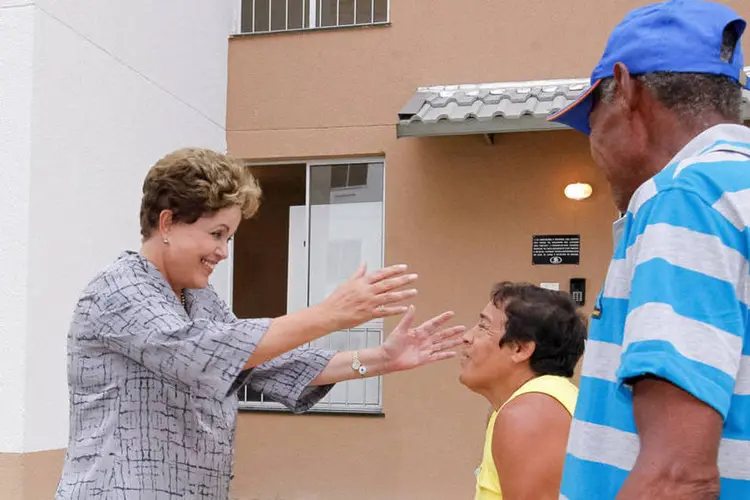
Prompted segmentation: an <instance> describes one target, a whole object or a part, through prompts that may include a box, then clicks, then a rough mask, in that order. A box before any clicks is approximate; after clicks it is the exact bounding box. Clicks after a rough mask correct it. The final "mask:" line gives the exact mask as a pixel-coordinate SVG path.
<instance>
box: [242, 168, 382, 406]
mask: <svg viewBox="0 0 750 500" xmlns="http://www.w3.org/2000/svg"><path fill="white" fill-rule="evenodd" d="M250 168H251V169H252V171H253V174H254V175H256V177H257V178H258V180H259V182H260V184H261V188H262V189H263V203H262V204H261V209H260V211H259V213H258V215H257V216H256V217H255V218H253V219H250V220H249V221H246V222H243V227H241V228H240V230H239V231H238V233H237V235H236V237H235V242H234V247H233V252H232V253H233V261H234V262H233V269H234V276H233V301H232V305H233V309H234V311H235V313H236V314H237V315H238V316H239V317H273V316H277V315H279V314H285V313H291V312H294V311H297V310H300V309H303V308H306V307H309V306H311V305H314V304H317V303H320V302H321V301H323V300H324V299H325V298H326V297H327V296H328V295H329V294H330V293H331V292H333V290H334V289H335V288H336V287H337V286H338V285H340V284H341V283H342V282H344V281H345V280H346V279H348V278H349V277H350V276H351V275H352V274H353V273H354V271H355V270H356V269H357V267H358V266H359V265H360V264H361V263H363V262H364V263H366V264H367V268H368V270H375V269H379V268H381V267H383V217H384V212H383V208H384V206H383V205H384V203H383V199H384V174H385V170H384V162H383V160H382V159H372V160H356V161H337V162H331V161H326V162H309V163H305V164H296V165H258V166H251V167H250ZM382 340H383V321H382V319H376V320H373V321H370V322H367V323H365V324H363V325H359V326H358V327H356V328H352V329H349V330H344V331H338V332H334V333H332V334H330V335H328V336H326V337H323V338H321V339H319V340H317V341H315V342H314V343H313V345H314V346H316V347H323V348H326V349H332V350H336V351H339V350H355V349H356V350H361V349H365V348H369V347H376V346H378V345H380V343H381V342H382ZM239 398H240V407H241V408H246V409H282V407H281V405H279V404H278V403H274V402H271V401H267V400H266V399H265V396H264V395H263V394H259V393H256V392H254V391H252V390H251V389H250V388H249V387H244V388H242V389H241V390H240V393H239ZM381 399H382V390H381V378H380V377H371V378H366V379H354V380H350V381H346V382H343V383H340V384H337V385H336V386H335V387H334V388H333V389H332V390H331V392H330V393H329V394H328V395H327V396H326V397H325V398H324V399H323V400H322V401H321V402H320V403H318V404H317V405H316V406H315V407H314V408H313V409H312V411H323V412H351V413H379V412H380V411H382V403H381Z"/></svg>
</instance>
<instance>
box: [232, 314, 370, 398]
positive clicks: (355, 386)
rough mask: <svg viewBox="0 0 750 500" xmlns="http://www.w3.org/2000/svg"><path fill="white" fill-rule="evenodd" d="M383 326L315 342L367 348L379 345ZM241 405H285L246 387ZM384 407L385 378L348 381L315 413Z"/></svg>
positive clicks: (337, 347) (325, 345) (328, 346)
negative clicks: (383, 381) (383, 385)
mask: <svg viewBox="0 0 750 500" xmlns="http://www.w3.org/2000/svg"><path fill="white" fill-rule="evenodd" d="M382 338H383V329H382V327H377V326H376V325H373V327H366V328H353V329H351V330H343V331H339V332H335V333H332V334H331V335H328V336H326V337H323V338H322V339H319V340H318V341H316V342H315V343H314V344H313V345H314V346H316V347H322V348H326V349H333V350H353V349H364V348H366V347H376V346H378V345H380V343H381V342H382ZM238 396H239V400H240V408H247V409H263V410H279V411H284V410H285V408H284V407H283V406H282V405H280V404H278V403H275V402H273V401H269V400H268V399H266V398H265V396H264V395H263V394H262V393H259V392H255V391H253V390H252V389H251V388H250V387H248V386H243V387H242V389H240V391H239V393H238ZM381 410H382V377H370V378H364V379H353V380H347V381H346V382H341V383H339V384H336V386H334V388H333V389H332V390H331V392H329V393H328V395H327V396H326V397H325V398H323V399H322V400H321V401H320V402H319V403H318V404H316V405H315V406H314V407H313V408H312V409H311V410H310V411H312V412H336V413H379V412H380V411H381Z"/></svg>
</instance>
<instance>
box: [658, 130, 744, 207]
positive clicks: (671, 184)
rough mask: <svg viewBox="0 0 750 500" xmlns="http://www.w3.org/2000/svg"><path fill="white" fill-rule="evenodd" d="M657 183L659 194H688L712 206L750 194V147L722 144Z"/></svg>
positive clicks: (664, 173)
mask: <svg viewBox="0 0 750 500" xmlns="http://www.w3.org/2000/svg"><path fill="white" fill-rule="evenodd" d="M654 180H655V187H656V189H657V192H663V191H667V190H669V189H677V190H683V191H687V192H690V193H693V194H694V195H696V196H697V197H699V198H700V199H702V200H703V201H705V202H706V203H707V204H708V205H709V206H713V205H714V204H716V203H717V202H718V201H719V200H721V199H722V198H723V197H725V196H726V195H727V194H730V195H731V194H733V193H743V192H746V191H748V192H750V143H748V144H744V143H738V142H730V141H718V142H716V143H715V144H714V145H713V146H712V147H710V148H707V149H706V150H704V151H700V152H698V153H696V154H695V155H692V156H689V157H687V158H684V159H682V160H681V161H679V162H676V163H673V164H671V165H669V166H668V167H667V168H665V169H664V170H663V171H662V172H660V173H659V174H658V175H657V176H656V177H655V178H654Z"/></svg>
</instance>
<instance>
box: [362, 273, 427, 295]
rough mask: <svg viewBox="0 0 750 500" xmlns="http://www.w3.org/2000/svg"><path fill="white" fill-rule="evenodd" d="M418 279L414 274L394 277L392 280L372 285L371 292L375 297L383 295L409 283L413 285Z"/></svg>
mask: <svg viewBox="0 0 750 500" xmlns="http://www.w3.org/2000/svg"><path fill="white" fill-rule="evenodd" d="M417 278H419V276H418V275H416V274H406V275H403V276H396V277H393V278H388V279H384V280H382V281H379V282H377V283H374V284H373V285H372V291H373V292H374V293H375V294H376V295H382V294H384V293H388V292H391V291H393V290H395V289H397V288H401V287H402V286H406V285H408V284H409V283H413V282H414V281H416V280H417Z"/></svg>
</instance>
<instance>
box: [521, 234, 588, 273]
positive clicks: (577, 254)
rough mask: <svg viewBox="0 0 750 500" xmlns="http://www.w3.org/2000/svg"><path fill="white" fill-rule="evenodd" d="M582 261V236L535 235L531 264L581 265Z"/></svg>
mask: <svg viewBox="0 0 750 500" xmlns="http://www.w3.org/2000/svg"><path fill="white" fill-rule="evenodd" d="M580 260H581V235H579V234H552V235H534V236H533V237H532V246H531V262H532V264H534V265H553V266H559V265H561V264H576V265H577V264H579V263H580Z"/></svg>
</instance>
